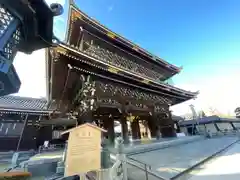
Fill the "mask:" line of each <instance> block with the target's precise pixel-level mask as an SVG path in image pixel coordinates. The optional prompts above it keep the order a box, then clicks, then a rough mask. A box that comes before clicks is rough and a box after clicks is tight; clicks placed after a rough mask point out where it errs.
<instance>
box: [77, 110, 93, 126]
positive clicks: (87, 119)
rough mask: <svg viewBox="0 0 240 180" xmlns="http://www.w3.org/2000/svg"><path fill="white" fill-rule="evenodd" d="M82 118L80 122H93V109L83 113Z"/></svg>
mask: <svg viewBox="0 0 240 180" xmlns="http://www.w3.org/2000/svg"><path fill="white" fill-rule="evenodd" d="M80 119H81V121H80V122H81V123H82V124H84V123H92V122H93V121H94V119H93V113H92V111H89V112H85V113H83V114H82V115H81V117H80Z"/></svg>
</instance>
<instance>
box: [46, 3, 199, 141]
mask: <svg viewBox="0 0 240 180" xmlns="http://www.w3.org/2000/svg"><path fill="white" fill-rule="evenodd" d="M46 56H47V76H48V82H47V87H48V96H49V99H50V100H51V101H54V102H55V103H56V104H57V105H58V106H57V108H58V110H60V111H61V112H63V113H62V114H63V116H64V114H66V113H67V114H71V116H74V117H76V118H77V122H78V124H81V123H84V122H95V123H96V124H97V125H99V126H102V127H103V128H105V129H107V136H108V138H109V139H111V141H113V140H114V136H115V133H114V120H115V121H119V122H120V123H121V126H122V136H123V138H124V140H125V141H126V142H127V141H128V126H127V121H128V120H130V121H131V129H132V138H133V139H139V138H141V133H140V127H139V121H143V122H144V125H145V126H148V128H149V129H150V132H151V136H152V137H157V138H158V137H160V136H161V137H174V136H176V132H175V129H174V122H173V120H172V117H171V112H170V110H169V107H170V106H171V105H174V104H177V103H181V102H184V101H186V100H189V99H192V98H194V97H195V96H196V95H197V93H192V92H189V91H185V90H182V89H179V88H176V87H173V86H171V85H168V84H166V83H164V82H163V81H165V80H167V79H168V78H170V77H172V76H173V75H175V74H177V73H179V71H180V69H179V68H177V67H176V66H174V65H171V64H169V63H167V62H165V61H163V60H162V59H160V58H158V57H156V56H154V55H151V54H150V53H148V52H146V51H145V50H143V49H141V48H140V47H138V46H136V45H134V44H133V43H131V42H129V41H128V40H126V39H124V38H123V37H121V36H119V35H117V34H115V33H113V32H112V31H110V30H108V29H107V28H105V27H103V26H102V25H100V24H99V23H98V22H96V21H95V20H93V19H91V18H89V17H88V16H87V15H85V14H84V13H83V12H81V11H80V10H79V9H78V8H77V7H76V6H75V5H74V3H73V2H72V1H70V6H69V18H68V28H67V39H66V43H62V44H60V45H59V46H58V47H54V48H50V49H48V51H47V54H46Z"/></svg>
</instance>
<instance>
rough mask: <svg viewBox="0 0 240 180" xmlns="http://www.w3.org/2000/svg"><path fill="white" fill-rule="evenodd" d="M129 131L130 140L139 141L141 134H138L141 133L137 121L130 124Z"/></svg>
mask: <svg viewBox="0 0 240 180" xmlns="http://www.w3.org/2000/svg"><path fill="white" fill-rule="evenodd" d="M131 129H132V138H133V139H141V134H140V133H141V132H140V127H139V122H138V120H133V121H132V122H131Z"/></svg>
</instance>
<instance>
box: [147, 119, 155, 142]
mask: <svg viewBox="0 0 240 180" xmlns="http://www.w3.org/2000/svg"><path fill="white" fill-rule="evenodd" d="M148 127H149V130H150V133H151V138H155V137H156V125H155V124H154V119H153V118H152V116H150V117H149V118H148Z"/></svg>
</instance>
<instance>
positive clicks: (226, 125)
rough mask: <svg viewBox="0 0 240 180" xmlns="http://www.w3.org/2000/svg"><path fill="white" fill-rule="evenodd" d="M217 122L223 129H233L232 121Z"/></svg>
mask: <svg viewBox="0 0 240 180" xmlns="http://www.w3.org/2000/svg"><path fill="white" fill-rule="evenodd" d="M216 124H217V126H218V127H219V129H220V130H221V131H224V130H225V129H227V130H233V127H232V126H231V124H230V123H216Z"/></svg>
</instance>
